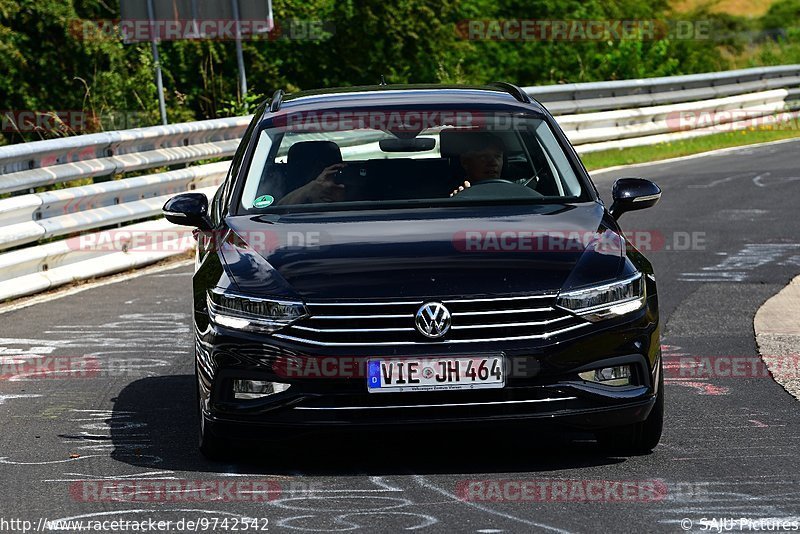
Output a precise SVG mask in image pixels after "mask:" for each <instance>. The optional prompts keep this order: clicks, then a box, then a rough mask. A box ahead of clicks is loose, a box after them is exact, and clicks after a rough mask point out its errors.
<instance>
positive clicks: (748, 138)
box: [581, 123, 800, 171]
mask: <svg viewBox="0 0 800 534" xmlns="http://www.w3.org/2000/svg"><path fill="white" fill-rule="evenodd" d="M793 137H800V128H798V125H797V123H788V124H787V125H786V126H785V127H778V128H772V129H747V130H738V131H733V132H723V133H718V134H711V135H704V136H702V137H695V138H692V139H684V140H681V141H672V142H670V143H659V144H657V145H649V146H640V147H633V148H622V149H612V150H602V151H599V152H590V153H588V154H584V155H582V156H581V160H583V164H584V165H586V168H587V169H589V170H590V171H591V170H595V169H603V168H606V167H615V166H617V165H631V164H634V163H646V162H649V161H657V160H660V159H668V158H675V157H679V156H688V155H690V154H699V153H701V152H708V151H709V150H715V149H717V148H727V147H732V146H743V145H752V144H755V143H765V142H767V141H777V140H780V139H790V138H793Z"/></svg>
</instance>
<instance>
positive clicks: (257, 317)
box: [207, 289, 306, 334]
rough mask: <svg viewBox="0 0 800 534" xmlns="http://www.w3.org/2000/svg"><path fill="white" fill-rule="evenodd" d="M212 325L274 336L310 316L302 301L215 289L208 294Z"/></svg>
mask: <svg viewBox="0 0 800 534" xmlns="http://www.w3.org/2000/svg"><path fill="white" fill-rule="evenodd" d="M207 299H208V315H209V318H210V319H211V321H212V322H214V323H216V324H218V325H221V326H225V327H227V328H233V329H235V330H244V331H248V332H260V333H263V334H271V333H272V332H275V331H276V330H280V329H281V328H284V327H286V326H289V325H290V324H292V323H293V322H295V321H297V320H298V319H301V318H303V317H305V316H306V308H305V306H304V305H303V303H302V302H289V301H283V300H273V299H265V298H259V297H250V296H247V295H240V294H236V293H229V292H225V291H222V290H219V289H212V290H210V291H208V293H207Z"/></svg>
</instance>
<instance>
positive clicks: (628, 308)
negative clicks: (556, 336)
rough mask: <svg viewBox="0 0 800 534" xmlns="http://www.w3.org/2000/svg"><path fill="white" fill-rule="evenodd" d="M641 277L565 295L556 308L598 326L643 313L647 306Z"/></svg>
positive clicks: (567, 292)
mask: <svg viewBox="0 0 800 534" xmlns="http://www.w3.org/2000/svg"><path fill="white" fill-rule="evenodd" d="M645 299H646V295H645V282H644V277H643V276H642V273H636V274H635V275H633V276H630V277H628V278H624V279H622V280H616V281H614V282H608V283H605V284H601V285H597V286H591V287H585V288H580V289H572V290H569V291H562V292H561V293H559V295H558V299H557V301H556V305H557V306H559V307H560V308H563V309H565V310H568V311H571V312H572V313H575V314H577V315H580V316H581V317H583V318H584V319H586V320H589V321H592V322H597V321H602V320H604V319H610V318H612V317H619V316H620V315H625V314H626V313H631V312H634V311H637V310H640V309H642V308H643V307H644V305H645Z"/></svg>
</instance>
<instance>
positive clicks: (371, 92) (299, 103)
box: [278, 84, 546, 114]
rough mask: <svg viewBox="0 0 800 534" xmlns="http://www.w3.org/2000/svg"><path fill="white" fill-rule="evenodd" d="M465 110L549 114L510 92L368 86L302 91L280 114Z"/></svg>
mask: <svg viewBox="0 0 800 534" xmlns="http://www.w3.org/2000/svg"><path fill="white" fill-rule="evenodd" d="M398 105H400V106H402V105H407V106H416V105H426V106H437V105H439V106H446V107H448V108H452V107H458V106H463V108H464V109H475V108H484V109H485V108H494V109H495V110H497V111H501V110H504V111H526V112H531V111H533V112H538V113H542V114H544V113H546V112H545V110H544V108H543V107H542V105H541V104H539V103H538V102H536V101H535V100H532V101H531V102H530V103H526V102H521V101H519V100H518V99H517V98H516V97H515V96H514V95H513V94H512V93H510V92H508V91H507V90H506V89H504V88H501V87H496V86H466V85H433V84H428V85H416V84H415V85H365V86H357V87H341V88H332V89H317V90H313V91H300V92H297V93H291V94H286V95H285V96H283V99H282V102H281V105H280V109H279V110H278V112H280V111H284V110H286V111H289V110H291V112H298V111H311V110H315V109H320V108H326V109H333V108H347V107H354V108H355V107H358V108H361V107H379V106H398Z"/></svg>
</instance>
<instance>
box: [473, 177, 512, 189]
mask: <svg viewBox="0 0 800 534" xmlns="http://www.w3.org/2000/svg"><path fill="white" fill-rule="evenodd" d="M515 183H516V182H512V181H511V180H505V179H503V178H492V179H491V180H481V181H480V182H475V183H474V184H470V187H477V186H479V185H486V184H515Z"/></svg>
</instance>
